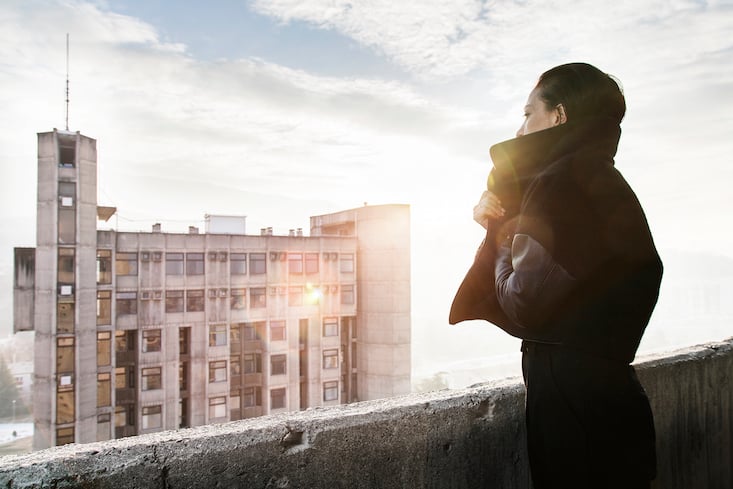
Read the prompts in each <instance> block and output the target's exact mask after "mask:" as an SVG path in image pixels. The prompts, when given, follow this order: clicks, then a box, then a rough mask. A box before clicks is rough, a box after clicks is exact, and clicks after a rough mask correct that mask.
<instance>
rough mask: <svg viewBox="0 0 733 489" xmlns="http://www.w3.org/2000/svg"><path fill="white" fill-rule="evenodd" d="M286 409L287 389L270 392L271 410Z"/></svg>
mask: <svg viewBox="0 0 733 489" xmlns="http://www.w3.org/2000/svg"><path fill="white" fill-rule="evenodd" d="M284 407H285V388H281V389H272V390H271V391H270V409H282V408H284Z"/></svg>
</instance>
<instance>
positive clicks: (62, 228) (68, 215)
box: [58, 207, 76, 244]
mask: <svg viewBox="0 0 733 489" xmlns="http://www.w3.org/2000/svg"><path fill="white" fill-rule="evenodd" d="M58 227H59V244H74V241H75V240H76V212H75V211H74V209H72V208H67V207H59V221H58Z"/></svg>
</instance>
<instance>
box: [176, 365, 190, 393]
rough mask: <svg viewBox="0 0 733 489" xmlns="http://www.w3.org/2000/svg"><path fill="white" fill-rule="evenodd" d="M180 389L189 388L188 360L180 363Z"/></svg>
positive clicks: (185, 389)
mask: <svg viewBox="0 0 733 489" xmlns="http://www.w3.org/2000/svg"><path fill="white" fill-rule="evenodd" d="M178 390H180V391H183V392H185V391H187V390H188V362H181V363H179V364H178Z"/></svg>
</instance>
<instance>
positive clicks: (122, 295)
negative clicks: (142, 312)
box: [117, 292, 137, 317]
mask: <svg viewBox="0 0 733 489" xmlns="http://www.w3.org/2000/svg"><path fill="white" fill-rule="evenodd" d="M126 314H137V292H117V316H118V317H119V316H124V315H126Z"/></svg>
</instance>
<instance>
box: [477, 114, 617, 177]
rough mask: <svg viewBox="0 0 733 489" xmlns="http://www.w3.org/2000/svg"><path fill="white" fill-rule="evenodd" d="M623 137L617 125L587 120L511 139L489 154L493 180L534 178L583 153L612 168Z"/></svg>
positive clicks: (594, 119) (614, 122)
mask: <svg viewBox="0 0 733 489" xmlns="http://www.w3.org/2000/svg"><path fill="white" fill-rule="evenodd" d="M620 137H621V128H620V127H619V125H618V123H617V122H616V121H614V120H612V119H609V118H585V119H579V120H576V121H575V122H567V123H565V124H561V125H559V126H555V127H551V128H549V129H545V130H543V131H537V132H533V133H531V134H528V135H526V136H522V137H518V138H513V139H509V140H507V141H503V142H501V143H498V144H495V145H494V146H492V147H491V149H490V150H489V152H490V154H491V159H492V161H493V162H494V169H495V171H494V172H492V174H493V176H490V178H496V179H498V180H506V179H510V180H522V179H524V178H531V177H533V176H534V175H537V174H538V173H540V172H541V171H543V170H544V169H546V168H547V167H548V166H549V165H550V164H551V163H552V162H553V161H555V160H557V159H558V158H561V157H563V156H566V155H569V154H572V153H575V152H577V151H580V150H583V151H591V152H592V153H593V154H594V156H595V158H593V159H592V160H594V161H598V160H606V161H608V160H610V163H611V164H613V157H614V155H615V154H616V149H617V147H618V141H619V138H620ZM494 173H495V174H494ZM490 187H491V185H490Z"/></svg>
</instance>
